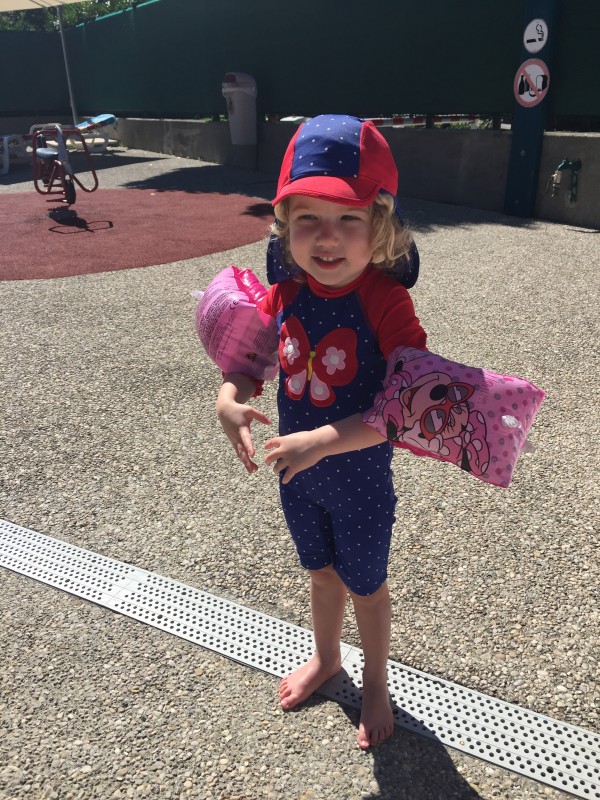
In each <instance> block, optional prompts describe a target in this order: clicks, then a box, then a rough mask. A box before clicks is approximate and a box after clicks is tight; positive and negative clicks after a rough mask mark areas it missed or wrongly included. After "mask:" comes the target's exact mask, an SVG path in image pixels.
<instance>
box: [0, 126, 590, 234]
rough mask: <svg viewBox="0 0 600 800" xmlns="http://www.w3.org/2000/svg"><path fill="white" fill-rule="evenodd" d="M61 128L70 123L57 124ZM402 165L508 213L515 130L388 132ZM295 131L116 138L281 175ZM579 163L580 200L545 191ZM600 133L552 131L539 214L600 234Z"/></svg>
mask: <svg viewBox="0 0 600 800" xmlns="http://www.w3.org/2000/svg"><path fill="white" fill-rule="evenodd" d="M36 121H37V122H39V120H34V119H31V120H29V119H18V120H17V119H10V120H8V119H3V120H2V121H1V126H2V128H3V129H4V130H6V131H8V130H9V129H12V130H18V131H26V130H29V126H30V125H31V124H33V123H34V122H36ZM56 121H58V122H61V121H64V122H67V121H68V120H56ZM381 130H382V132H383V134H384V136H385V137H386V139H387V140H388V142H389V143H390V147H391V148H392V152H393V153H394V156H395V158H396V161H397V163H398V169H399V173H400V194H401V195H403V196H405V197H415V198H419V199H422V200H431V201H434V202H438V203H452V204H455V205H464V206H469V207H471V208H482V209H485V210H488V211H498V212H502V211H503V208H504V189H505V185H506V174H507V168H508V160H509V154H510V144H511V133H510V131H490V130H481V131H479V130H454V129H450V130H441V129H437V128H436V129H433V130H425V129H397V128H382V129H381ZM294 131H295V125H293V124H291V123H283V122H273V123H268V122H265V123H260V124H259V130H258V146H257V148H256V149H255V148H252V147H236V146H234V145H232V144H231V139H230V136H229V126H228V125H227V124H226V123H223V122H200V121H197V120H171V119H133V118H122V119H119V122H118V126H117V135H118V138H119V140H120V141H121V143H122V144H123V145H125V146H126V147H131V148H138V149H141V150H150V151H153V152H158V153H168V154H171V155H178V156H183V157H186V158H197V159H201V160H203V161H210V162H212V163H216V164H234V165H236V166H241V167H247V168H250V169H259V170H260V171H261V172H266V173H269V174H272V175H277V173H278V171H279V165H280V164H281V159H282V157H283V153H284V151H285V148H286V146H287V143H288V142H289V140H290V138H291V136H292V135H293V133H294ZM565 158H566V159H568V160H570V161H573V160H576V159H580V160H581V162H582V169H581V171H580V174H579V186H578V197H577V201H576V202H574V203H572V202H570V201H569V191H568V188H569V182H570V177H571V176H570V172H568V171H566V172H565V173H564V175H563V180H562V184H561V188H560V192H559V194H558V195H557V196H556V197H552V196H551V193H550V192H547V191H546V186H547V183H548V179H549V177H550V176H551V175H552V173H553V172H554V171H555V169H556V166H557V165H558V164H559V162H560V161H562V160H563V159H565ZM598 187H600V134H596V133H546V134H545V136H544V146H543V150H542V159H541V164H540V175H539V182H538V191H537V197H536V206H535V216H536V217H537V218H539V219H547V220H552V221H555V222H562V223H567V224H571V225H580V226H582V227H588V228H598V229H600V191H599V190H598Z"/></svg>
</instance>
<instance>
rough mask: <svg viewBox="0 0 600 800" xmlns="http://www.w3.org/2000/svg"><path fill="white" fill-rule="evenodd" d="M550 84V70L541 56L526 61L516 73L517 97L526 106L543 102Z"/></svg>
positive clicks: (518, 101) (530, 106) (529, 106)
mask: <svg viewBox="0 0 600 800" xmlns="http://www.w3.org/2000/svg"><path fill="white" fill-rule="evenodd" d="M549 86H550V70H549V69H548V67H547V66H546V64H545V63H544V62H543V61H542V60H541V59H539V58H530V59H528V60H527V61H524V62H523V63H522V64H521V66H520V67H519V69H518V70H517V74H516V75H515V99H516V101H517V103H519V104H520V105H522V106H525V108H532V107H533V106H537V105H538V104H539V103H541V102H542V100H543V99H544V97H545V96H546V94H547V93H548V87H549Z"/></svg>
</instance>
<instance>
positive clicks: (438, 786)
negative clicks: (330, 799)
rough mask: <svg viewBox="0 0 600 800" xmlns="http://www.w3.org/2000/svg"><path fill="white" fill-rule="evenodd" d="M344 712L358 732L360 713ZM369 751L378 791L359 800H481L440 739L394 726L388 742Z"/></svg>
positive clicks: (351, 710) (416, 722)
mask: <svg viewBox="0 0 600 800" xmlns="http://www.w3.org/2000/svg"><path fill="white" fill-rule="evenodd" d="M344 713H345V714H346V716H347V717H348V719H349V720H351V722H352V724H353V725H354V726H355V727H356V729H357V730H358V723H359V717H360V715H359V712H358V711H356V710H354V709H350V708H347V707H346V708H344ZM403 713H404V715H405V716H406V715H407V712H405V711H404V712H403ZM415 725H417V726H419V725H420V723H419V722H418V721H417V720H415ZM369 752H370V753H371V754H372V756H373V776H374V778H375V780H376V781H377V783H378V784H379V792H377V793H376V794H368V795H363V796H362V800H482V797H481V795H480V794H479V793H478V792H477V791H475V789H473V787H472V786H470V784H469V783H468V782H467V781H466V780H465V779H464V778H463V777H462V775H461V774H460V773H459V772H458V770H457V769H456V767H455V765H454V763H453V761H452V759H451V758H450V756H449V755H448V753H447V751H446V749H445V747H444V746H443V745H442V743H441V742H440V741H439V740H435V739H429V738H426V737H425V736H420V735H419V734H418V733H412V732H411V731H408V730H405V729H403V728H399V727H396V728H395V730H394V734H393V736H392V738H391V739H389V741H387V742H385V743H384V744H382V745H380V746H379V747H374V748H373V749H372V750H370V751H369Z"/></svg>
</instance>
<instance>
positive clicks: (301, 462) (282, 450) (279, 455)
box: [265, 430, 324, 483]
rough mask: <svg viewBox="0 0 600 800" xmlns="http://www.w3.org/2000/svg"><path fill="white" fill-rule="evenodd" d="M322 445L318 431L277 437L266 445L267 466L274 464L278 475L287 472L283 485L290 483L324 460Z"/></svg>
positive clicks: (274, 469) (299, 432) (274, 470)
mask: <svg viewBox="0 0 600 800" xmlns="http://www.w3.org/2000/svg"><path fill="white" fill-rule="evenodd" d="M320 445H321V442H320V439H319V434H318V430H314V431H298V433H290V434H288V435H287V436H275V437H274V438H273V439H269V441H268V442H266V443H265V450H268V451H269V454H268V455H267V456H266V458H265V464H267V466H271V464H272V465H273V472H275V474H276V475H278V474H279V473H280V472H284V471H285V475H284V476H283V479H282V480H283V483H289V482H290V481H291V480H292V478H293V477H294V475H297V474H298V473H299V472H302V470H303V469H308V468H309V467H312V466H314V465H315V464H316V463H317V462H318V461H320V460H321V458H323V455H324V453H323V452H322V450H321V447H320Z"/></svg>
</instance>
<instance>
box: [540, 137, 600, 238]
mask: <svg viewBox="0 0 600 800" xmlns="http://www.w3.org/2000/svg"><path fill="white" fill-rule="evenodd" d="M563 159H567V160H568V161H576V160H578V159H579V160H580V161H581V170H580V172H579V181H578V189H577V200H576V201H575V202H574V203H572V202H570V200H569V185H570V181H571V172H570V170H565V171H564V172H563V176H562V181H561V184H560V190H559V193H558V194H557V196H556V197H552V194H551V192H549V191H546V187H547V183H548V179H549V177H550V176H551V175H552V173H553V172H554V171H555V169H556V167H557V165H558V164H559V163H560V162H561V161H562V160H563ZM535 216H536V217H538V218H539V219H549V220H552V221H554V222H563V223H568V224H570V225H581V226H583V227H585V228H597V229H598V228H600V133H564V132H554V133H546V135H545V136H544V148H543V151H542V161H541V164H540V180H539V185H538V192H537V197H536V204H535Z"/></svg>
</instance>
